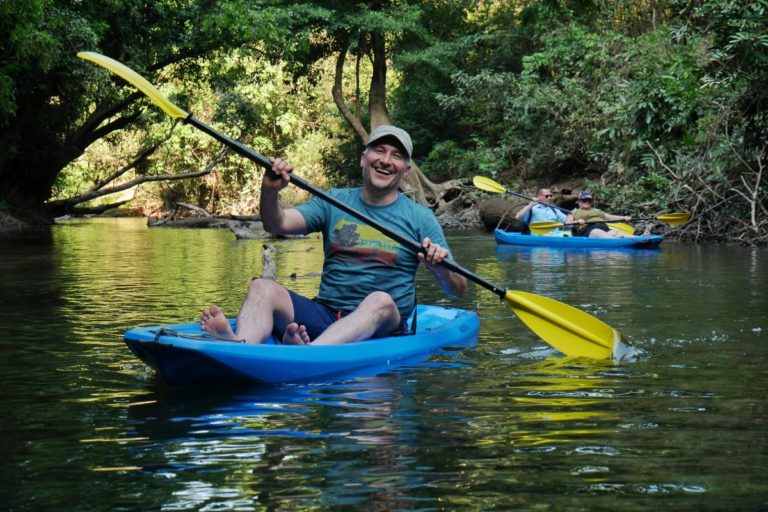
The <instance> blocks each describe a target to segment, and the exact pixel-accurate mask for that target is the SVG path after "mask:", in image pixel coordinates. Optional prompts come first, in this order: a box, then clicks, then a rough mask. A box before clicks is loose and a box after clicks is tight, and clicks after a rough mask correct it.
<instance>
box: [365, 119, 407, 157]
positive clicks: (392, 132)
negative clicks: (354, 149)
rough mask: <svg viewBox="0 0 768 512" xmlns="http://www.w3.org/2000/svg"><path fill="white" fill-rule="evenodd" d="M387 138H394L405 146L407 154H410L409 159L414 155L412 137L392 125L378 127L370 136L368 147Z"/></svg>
mask: <svg viewBox="0 0 768 512" xmlns="http://www.w3.org/2000/svg"><path fill="white" fill-rule="evenodd" d="M386 137H394V138H395V139H396V140H397V141H398V142H399V143H400V145H401V146H403V149H405V152H406V153H407V154H408V158H411V154H412V153H413V142H411V136H410V135H408V132H406V131H405V130H403V129H402V128H398V127H397V126H392V125H391V124H382V125H380V126H377V127H376V128H375V129H374V130H373V131H372V132H371V134H370V135H369V136H368V144H367V146H370V145H371V144H373V143H374V142H376V141H379V140H381V139H384V138H386Z"/></svg>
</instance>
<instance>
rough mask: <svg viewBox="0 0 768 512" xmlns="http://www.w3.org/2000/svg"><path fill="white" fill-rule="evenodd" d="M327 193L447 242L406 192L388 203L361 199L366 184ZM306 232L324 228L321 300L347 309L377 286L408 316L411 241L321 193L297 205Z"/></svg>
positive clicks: (417, 234) (412, 235) (402, 228)
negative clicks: (367, 221)
mask: <svg viewBox="0 0 768 512" xmlns="http://www.w3.org/2000/svg"><path fill="white" fill-rule="evenodd" d="M328 194H329V195H331V196H332V197H335V198H336V199H338V200H339V201H341V202H343V203H345V204H347V205H348V206H350V207H352V208H354V209H355V210H357V211H359V212H361V213H364V214H365V215H367V216H368V217H371V218H372V219H374V220H376V221H377V222H379V223H381V224H383V225H385V226H387V227H389V228H390V229H392V230H393V231H396V232H397V233H400V234H401V235H403V236H404V237H405V238H407V239H410V240H413V241H414V242H419V243H421V241H422V240H423V239H424V238H425V237H429V239H430V240H431V241H432V242H434V243H437V244H440V245H441V246H443V247H446V248H447V247H448V244H447V242H446V240H445V235H444V234H443V230H442V229H441V228H440V224H438V222H437V219H436V218H435V215H434V213H433V212H432V211H431V210H430V209H428V208H425V207H423V206H421V205H419V204H418V203H416V202H414V201H412V200H411V199H409V198H407V197H405V196H404V195H402V194H398V197H397V199H396V200H395V202H393V203H391V204H389V205H386V206H372V205H369V204H367V203H365V202H363V200H362V196H361V194H362V190H361V189H360V188H359V187H358V188H351V189H331V190H329V191H328ZM297 209H298V210H299V212H301V214H302V215H303V216H304V220H305V221H306V223H307V232H308V233H313V232H321V233H322V234H323V250H324V251H325V261H324V263H323V276H322V278H321V280H320V290H319V292H318V294H317V300H318V301H319V302H321V303H323V304H325V305H327V306H329V307H331V308H333V309H336V310H340V311H344V312H348V311H351V310H353V309H354V308H356V307H357V305H358V304H360V302H362V300H363V299H364V298H365V297H367V296H368V295H370V294H371V293H373V292H374V291H383V292H387V293H388V294H389V295H390V296H391V297H392V298H393V299H394V300H395V302H396V303H397V307H398V309H399V310H400V314H401V315H402V316H403V317H404V318H405V317H406V316H407V315H408V314H410V312H411V310H412V309H413V307H414V305H415V303H416V291H415V287H414V283H413V281H414V278H415V276H416V271H417V270H418V267H419V260H418V258H417V256H416V254H415V253H414V252H412V251H411V250H410V249H409V248H408V247H403V246H401V245H400V243H398V242H396V241H394V240H392V239H390V238H389V237H387V236H385V235H383V234H382V233H380V232H379V231H377V230H376V229H374V228H372V227H371V226H368V225H367V224H365V223H363V222H362V221H360V220H358V219H356V218H355V217H353V216H352V215H350V214H348V213H345V212H343V211H341V210H339V209H338V208H335V207H333V206H331V205H330V204H328V203H327V202H325V201H323V200H322V199H319V198H317V197H315V198H313V199H311V200H310V201H308V202H306V203H304V204H302V205H300V206H298V207H297Z"/></svg>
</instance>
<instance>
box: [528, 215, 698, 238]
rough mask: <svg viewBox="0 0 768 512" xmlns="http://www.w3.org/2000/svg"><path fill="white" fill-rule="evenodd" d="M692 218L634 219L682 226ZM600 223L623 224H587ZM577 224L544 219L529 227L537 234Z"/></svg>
mask: <svg viewBox="0 0 768 512" xmlns="http://www.w3.org/2000/svg"><path fill="white" fill-rule="evenodd" d="M690 218H691V214H690V213H687V212H685V213H683V212H680V213H661V214H659V215H657V216H655V217H638V218H636V219H632V220H655V221H659V222H663V223H664V224H669V225H670V226H682V225H683V224H685V223H686V222H688V220H689V219H690ZM600 223H605V224H614V226H615V225H616V224H621V221H615V220H600V221H595V222H587V224H600ZM577 225H578V224H576V223H572V224H563V223H562V222H556V221H553V220H543V221H541V222H531V223H530V224H529V225H528V228H530V230H531V233H533V234H535V235H543V234H544V233H549V232H550V231H552V230H553V229H558V228H563V227H573V226H577ZM630 227H632V226H630ZM622 231H623V230H622ZM632 232H634V228H632ZM630 234H631V233H630Z"/></svg>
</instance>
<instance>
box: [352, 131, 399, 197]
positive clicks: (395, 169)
mask: <svg viewBox="0 0 768 512" xmlns="http://www.w3.org/2000/svg"><path fill="white" fill-rule="evenodd" d="M360 166H361V167H362V169H363V181H364V182H365V183H366V184H367V185H369V186H370V187H371V188H372V189H374V190H375V191H377V192H384V193H386V192H390V191H392V190H396V189H397V187H398V186H399V185H400V180H402V179H403V178H404V177H405V176H407V175H408V171H409V170H410V168H411V162H410V160H408V157H407V156H406V154H405V152H404V151H403V150H402V149H400V147H398V146H396V145H394V144H389V143H387V142H382V143H381V144H377V145H375V146H371V147H369V148H366V150H365V151H363V155H362V157H360Z"/></svg>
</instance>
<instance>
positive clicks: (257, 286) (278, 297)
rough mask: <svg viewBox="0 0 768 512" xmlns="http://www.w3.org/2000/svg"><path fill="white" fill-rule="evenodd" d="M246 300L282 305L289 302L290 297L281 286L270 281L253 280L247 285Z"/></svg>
mask: <svg viewBox="0 0 768 512" xmlns="http://www.w3.org/2000/svg"><path fill="white" fill-rule="evenodd" d="M248 298H250V299H256V298H258V299H259V300H261V301H263V302H264V303H265V305H266V304H267V303H268V304H283V303H285V302H286V301H288V302H290V300H291V297H290V295H289V294H288V290H286V289H285V288H284V287H283V286H282V285H280V284H278V283H276V282H274V281H273V280H271V279H261V278H259V279H254V280H253V281H251V284H250V285H248Z"/></svg>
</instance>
